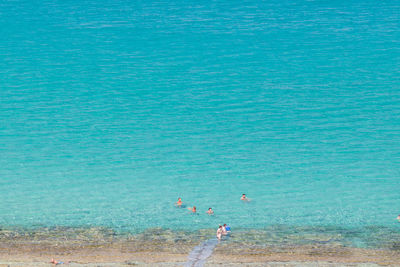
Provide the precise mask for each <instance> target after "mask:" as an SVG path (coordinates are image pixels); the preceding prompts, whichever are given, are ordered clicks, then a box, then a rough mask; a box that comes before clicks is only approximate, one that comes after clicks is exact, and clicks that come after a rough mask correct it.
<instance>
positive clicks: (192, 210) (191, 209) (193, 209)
mask: <svg viewBox="0 0 400 267" xmlns="http://www.w3.org/2000/svg"><path fill="white" fill-rule="evenodd" d="M188 210H190V211H191V212H193V213H196V206H193V208H188Z"/></svg>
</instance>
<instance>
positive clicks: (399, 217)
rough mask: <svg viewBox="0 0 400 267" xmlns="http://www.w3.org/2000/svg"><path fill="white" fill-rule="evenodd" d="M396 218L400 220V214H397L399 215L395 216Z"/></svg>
mask: <svg viewBox="0 0 400 267" xmlns="http://www.w3.org/2000/svg"><path fill="white" fill-rule="evenodd" d="M397 220H398V221H399V222H400V214H399V216H397Z"/></svg>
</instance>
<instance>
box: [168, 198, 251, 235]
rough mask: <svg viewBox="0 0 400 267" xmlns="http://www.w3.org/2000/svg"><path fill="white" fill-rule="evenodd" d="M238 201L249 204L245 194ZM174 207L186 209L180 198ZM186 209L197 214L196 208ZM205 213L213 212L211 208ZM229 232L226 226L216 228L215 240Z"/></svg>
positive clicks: (212, 213)
mask: <svg viewBox="0 0 400 267" xmlns="http://www.w3.org/2000/svg"><path fill="white" fill-rule="evenodd" d="M240 200H241V201H244V202H249V201H250V199H249V198H248V197H246V194H242V197H241V198H240ZM175 206H176V207H178V208H184V207H186V206H185V205H183V202H182V198H180V197H179V198H178V201H177V202H176V203H175ZM187 209H188V210H190V211H191V212H192V213H194V214H197V208H196V206H193V207H188V208H187ZM206 213H207V214H208V215H214V211H213V210H212V208H208V210H207V211H206ZM230 230H231V228H230V227H229V226H227V225H226V224H224V225H220V226H219V227H218V230H217V238H218V240H221V238H222V236H223V235H228V233H230Z"/></svg>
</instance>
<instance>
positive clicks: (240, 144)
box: [0, 0, 400, 246]
mask: <svg viewBox="0 0 400 267" xmlns="http://www.w3.org/2000/svg"><path fill="white" fill-rule="evenodd" d="M399 10H400V3H399V2H397V1H368V0H367V1H352V0H351V1H343V0H338V1H255V0H246V1H226V0H221V1H190V0H189V1H180V0H179V1H136V0H134V1H124V0H116V1H105V0H100V1H92V0H84V1H69V0H67V1H59V0H55V1H48V0H44V1H36V0H34V1H22V0H16V1H8V0H5V1H1V2H0V140H1V141H0V227H1V228H7V227H8V228H13V227H18V228H24V229H32V228H41V227H55V226H63V227H98V226H101V227H107V228H111V229H113V230H115V231H117V232H129V233H140V232H143V231H145V230H146V229H151V228H162V229H171V230H176V231H178V230H189V231H197V230H199V229H210V228H215V229H216V227H218V224H220V223H228V224H230V225H231V227H232V229H236V230H240V229H256V230H257V229H260V230H261V229H264V230H265V229H278V230H277V231H280V230H279V229H292V230H293V229H299V231H301V229H308V230H307V231H309V229H314V228H315V229H322V228H323V229H336V230H332V231H339V232H340V231H342V232H346V233H352V232H353V231H355V232H357V237H354V236H352V237H354V238H353V239H352V238H350V239H351V242H353V243H354V244H355V245H359V246H363V244H364V243H365V242H364V241H365V240H364V241H363V240H362V238H361V239H360V238H359V236H363V235H366V236H371V232H374V231H375V232H380V231H382V229H385V230H384V231H386V232H387V233H392V234H396V236H398V235H400V223H399V222H397V220H396V217H397V215H398V214H400V203H399V199H400V75H399V73H400V31H399V28H400V13H399ZM242 193H246V194H247V196H248V197H249V198H251V199H252V201H251V202H249V203H242V202H241V201H240V200H239V199H240V197H241V195H242ZM178 197H182V199H183V202H184V203H185V204H187V205H188V206H193V205H195V206H197V209H198V211H199V212H198V213H199V215H191V214H190V212H189V211H188V210H186V209H178V208H175V207H174V205H173V203H174V202H176V201H177V198H178ZM209 207H212V208H213V209H214V211H215V216H207V215H206V213H205V212H206V210H207V209H208V208H209ZM386 232H385V233H386ZM386 238H389V239H390V237H386ZM360 240H361V241H360ZM360 242H361V243H360ZM363 242H364V243H363Z"/></svg>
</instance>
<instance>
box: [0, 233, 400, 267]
mask: <svg viewBox="0 0 400 267" xmlns="http://www.w3.org/2000/svg"><path fill="white" fill-rule="evenodd" d="M213 232H214V231H213V230H212V229H210V230H204V231H199V232H197V233H196V234H193V233H187V232H176V231H169V230H162V229H150V230H149V231H146V232H144V233H140V234H136V235H117V234H115V233H114V232H112V231H110V230H108V229H104V228H90V229H70V228H65V229H63V228H57V229H46V228H43V229H39V230H35V231H5V230H2V231H1V232H0V267H2V266H10V267H15V266H52V264H51V263H50V260H51V259H52V258H54V259H56V260H61V261H64V262H70V263H68V264H62V265H58V266H101V267H104V266H110V267H112V266H184V265H185V263H186V261H187V258H188V255H189V253H190V251H191V250H192V249H193V248H194V247H195V246H197V245H198V244H199V243H201V242H202V241H204V240H207V239H209V238H213V236H214V235H213ZM319 238H320V239H321V237H319ZM204 266H231V267H236V266H400V249H398V247H396V246H392V247H390V248H384V249H378V248H355V247H349V246H346V245H345V244H342V243H341V242H337V241H334V242H320V241H319V242H314V243H310V242H309V243H306V244H298V243H297V244H296V243H293V242H291V243H285V244H284V243H278V242H277V243H276V244H273V243H271V242H269V243H268V244H267V242H264V241H262V240H261V241H260V240H256V241H254V240H252V241H251V240H250V241H243V237H242V236H241V235H236V236H235V235H233V236H232V237H231V238H229V239H228V240H225V241H222V242H220V243H219V244H218V245H217V247H216V248H215V250H214V253H213V254H212V256H211V257H209V258H208V260H207V262H206V264H205V265H204Z"/></svg>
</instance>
